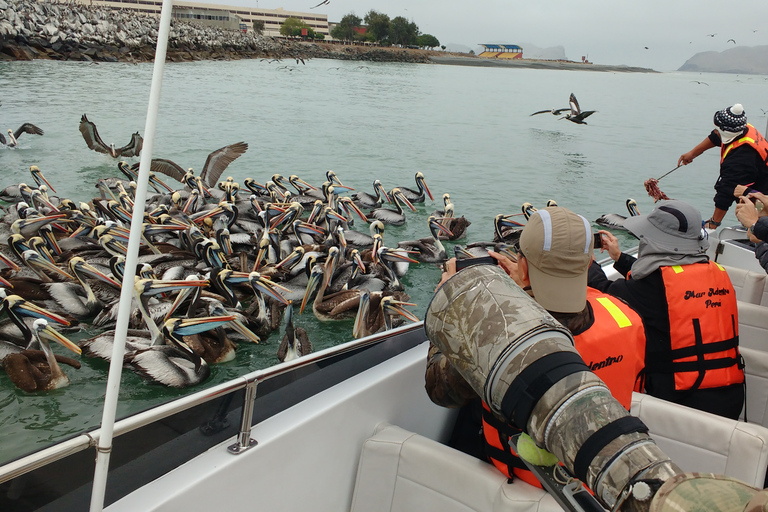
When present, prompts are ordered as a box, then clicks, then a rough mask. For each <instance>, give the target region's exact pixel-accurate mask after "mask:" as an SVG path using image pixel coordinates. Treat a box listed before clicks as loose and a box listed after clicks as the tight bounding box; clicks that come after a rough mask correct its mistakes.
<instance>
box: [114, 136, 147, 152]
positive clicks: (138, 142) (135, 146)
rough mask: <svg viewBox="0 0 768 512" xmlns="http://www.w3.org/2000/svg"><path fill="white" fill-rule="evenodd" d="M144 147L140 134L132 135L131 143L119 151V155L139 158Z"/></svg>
mask: <svg viewBox="0 0 768 512" xmlns="http://www.w3.org/2000/svg"><path fill="white" fill-rule="evenodd" d="M143 147H144V139H142V138H141V135H139V132H136V133H134V134H133V135H131V142H129V143H128V145H126V146H123V147H121V148H119V149H117V154H118V155H120V156H139V153H141V148H143Z"/></svg>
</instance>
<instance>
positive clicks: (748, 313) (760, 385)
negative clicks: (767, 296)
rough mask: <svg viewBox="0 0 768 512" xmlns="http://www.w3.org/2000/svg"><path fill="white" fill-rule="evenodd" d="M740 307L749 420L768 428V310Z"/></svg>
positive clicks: (762, 307) (740, 303)
mask: <svg viewBox="0 0 768 512" xmlns="http://www.w3.org/2000/svg"><path fill="white" fill-rule="evenodd" d="M738 306H739V351H740V352H741V355H742V357H743V358H744V364H745V367H744V374H745V376H746V379H747V400H746V419H747V421H749V422H750V423H758V424H760V425H763V426H764V427H768V308H767V307H765V306H758V305H756V304H749V303H746V302H742V301H739V303H738ZM743 417H744V415H743V414H742V418H743Z"/></svg>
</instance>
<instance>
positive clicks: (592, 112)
mask: <svg viewBox="0 0 768 512" xmlns="http://www.w3.org/2000/svg"><path fill="white" fill-rule="evenodd" d="M595 112H597V110H587V111H585V112H582V113H580V114H579V115H578V116H577V117H578V118H579V119H581V120H584V119H586V118H588V117H589V116H591V115H592V114H594V113H595Z"/></svg>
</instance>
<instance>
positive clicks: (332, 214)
mask: <svg viewBox="0 0 768 512" xmlns="http://www.w3.org/2000/svg"><path fill="white" fill-rule="evenodd" d="M325 215H326V216H327V217H334V218H336V219H338V220H342V221H344V222H346V221H347V219H346V217H344V216H343V215H341V214H340V213H338V212H337V211H334V210H331V209H330V208H329V209H328V211H327V212H326V214H325ZM366 222H368V221H367V220H366Z"/></svg>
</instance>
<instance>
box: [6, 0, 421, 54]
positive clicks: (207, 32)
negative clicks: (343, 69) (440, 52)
mask: <svg viewBox="0 0 768 512" xmlns="http://www.w3.org/2000/svg"><path fill="white" fill-rule="evenodd" d="M158 24H159V16H154V15H147V14H142V13H137V12H134V11H129V10H125V9H112V8H108V7H95V6H88V5H80V4H72V3H68V4H64V3H55V2H38V1H35V0H0V61H2V60H32V59H55V60H79V61H101V62H119V61H120V62H126V61H127V62H147V61H152V60H153V59H154V56H155V43H156V40H157V31H158ZM313 57H315V58H330V59H344V60H363V61H390V62H391V61H396V62H429V57H428V56H426V55H419V54H416V53H414V52H413V51H410V50H409V51H406V50H402V49H399V50H395V49H392V50H389V49H381V48H362V47H349V46H339V45H332V44H314V43H303V42H299V41H285V40H280V39H275V38H272V37H266V36H261V35H257V34H255V33H253V32H248V33H245V34H244V33H242V32H239V31H232V30H222V29H218V28H212V27H205V26H202V25H196V24H193V23H186V22H181V21H178V20H172V21H171V31H170V36H169V40H168V56H167V58H168V60H170V61H176V62H178V61H185V60H225V59H242V58H276V59H296V60H297V62H298V61H299V60H302V59H308V58H313Z"/></svg>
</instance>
